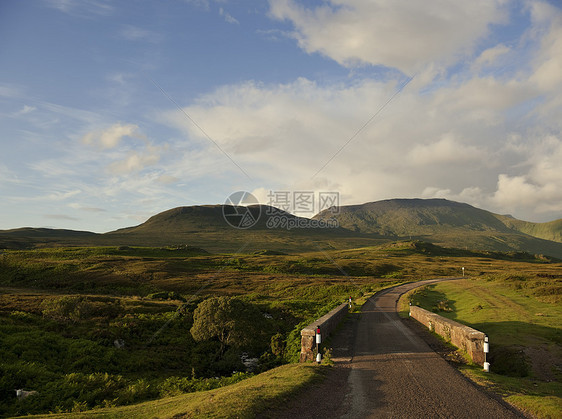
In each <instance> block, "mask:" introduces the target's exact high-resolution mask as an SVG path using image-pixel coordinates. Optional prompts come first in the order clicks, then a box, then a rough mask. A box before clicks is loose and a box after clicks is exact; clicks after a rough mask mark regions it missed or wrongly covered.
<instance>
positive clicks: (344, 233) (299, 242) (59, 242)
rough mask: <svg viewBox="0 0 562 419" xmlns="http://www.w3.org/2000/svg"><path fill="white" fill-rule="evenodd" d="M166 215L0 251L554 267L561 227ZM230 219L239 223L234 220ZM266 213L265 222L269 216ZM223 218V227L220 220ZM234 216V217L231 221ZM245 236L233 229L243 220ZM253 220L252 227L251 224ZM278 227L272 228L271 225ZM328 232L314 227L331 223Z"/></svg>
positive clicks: (348, 214)
mask: <svg viewBox="0 0 562 419" xmlns="http://www.w3.org/2000/svg"><path fill="white" fill-rule="evenodd" d="M248 208H249V212H247V211H246V209H245V208H244V207H232V206H225V205H201V206H190V207H178V208H173V209H170V210H167V211H164V212H162V213H159V214H156V215H154V216H152V217H150V218H149V219H148V220H147V221H146V222H144V223H142V224H140V225H137V226H133V227H127V228H123V229H119V230H116V231H113V232H109V233H105V234H95V233H90V232H82V231H71V230H49V229H32V228H24V229H17V230H6V231H0V249H1V248H7V249H26V248H34V247H52V246H152V247H154V246H162V247H167V246H179V245H181V246H186V245H187V246H192V247H199V248H204V249H206V250H209V251H211V252H242V253H253V252H258V251H264V250H268V251H278V252H284V253H298V252H305V251H316V250H318V249H319V248H320V249H324V250H328V249H350V248H358V247H364V246H374V245H377V244H381V243H384V242H389V241H393V240H396V239H417V240H423V241H426V242H431V243H434V244H438V245H441V246H445V247H458V248H465V249H474V250H490V251H502V252H521V251H524V252H529V253H533V254H544V255H548V256H553V257H556V258H560V259H562V243H561V240H560V235H561V228H562V227H561V226H562V220H558V221H553V222H551V223H542V224H537V223H528V222H525V221H520V220H515V219H514V218H511V217H509V216H500V215H497V214H493V213H491V212H488V211H485V210H482V209H478V208H475V207H473V206H470V205H468V204H463V203H459V202H453V201H448V200H444V199H427V200H423V199H393V200H387V201H378V202H371V203H366V204H363V205H351V206H344V207H341V208H340V212H339V214H336V215H333V214H332V212H331V211H329V210H328V211H324V212H321V213H320V214H318V215H316V216H315V217H314V218H313V219H312V220H310V219H307V218H301V217H296V216H294V215H292V214H289V213H287V212H284V211H281V210H278V209H274V208H272V207H268V206H265V205H254V206H251V207H248ZM237 211H238V212H240V216H239V217H238V218H237ZM272 211H273V212H274V214H273V215H271V212H272ZM225 213H226V214H229V215H228V216H227V217H226V219H228V220H229V221H230V224H229V223H228V222H227V221H226V219H225V215H224V214H225ZM233 214H234V215H233ZM244 216H246V217H248V216H249V217H250V221H251V222H250V223H249V225H248V226H247V227H248V228H235V227H233V226H232V225H231V224H234V225H235V226H237V225H238V224H237V223H238V222H243V221H244V219H243V217H244ZM254 220H256V222H255V223H254V222H253V221H254ZM280 220H281V221H283V222H282V223H279V221H280ZM334 221H336V222H337V223H336V225H335V226H334V225H330V226H327V225H318V223H319V222H332V223H333V222H334Z"/></svg>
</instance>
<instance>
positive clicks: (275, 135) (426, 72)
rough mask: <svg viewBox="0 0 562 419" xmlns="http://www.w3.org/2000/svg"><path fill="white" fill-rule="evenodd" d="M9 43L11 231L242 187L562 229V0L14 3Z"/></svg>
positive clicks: (2, 108) (199, 199)
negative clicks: (398, 202) (446, 208)
mask: <svg viewBox="0 0 562 419" xmlns="http://www.w3.org/2000/svg"><path fill="white" fill-rule="evenodd" d="M0 40H1V41H0V63H1V70H0V144H1V146H2V153H1V154H0V156H1V157H0V180H1V182H0V196H1V197H2V200H1V201H0V229H9V228H16V227H23V226H36V227H45V226H48V227H57V228H71V229H81V230H91V231H97V232H105V231H109V230H113V229H116V228H120V227H126V226H130V225H135V224H139V223H140V222H142V221H144V220H146V219H147V218H148V217H149V216H151V215H153V214H155V213H157V212H160V211H163V210H166V209H169V208H173V207H176V206H182V205H198V204H218V203H224V202H225V200H226V198H227V197H228V196H229V195H230V194H231V193H232V192H235V191H238V190H246V191H250V192H252V193H254V195H255V196H257V197H258V199H259V200H260V201H261V202H263V203H267V202H268V201H269V199H268V193H269V191H297V192H298V191H312V192H315V193H320V192H322V191H336V192H338V193H339V194H340V203H341V204H344V205H345V204H357V203H363V202H370V201H375V200H380V199H388V198H415V197H417V198H434V197H440V198H448V199H453V200H457V201H461V202H467V203H469V204H472V205H476V206H478V207H481V208H484V209H488V210H491V211H494V212H498V213H509V214H512V215H514V216H515V217H517V218H521V219H525V220H529V221H550V220H554V219H558V218H562V164H561V163H560V162H562V118H560V115H561V114H562V9H561V8H560V4H559V3H558V2H555V1H552V2H547V1H525V0H474V1H470V2H461V1H459V2H443V1H441V0H427V1H423V2H421V1H420V2H412V1H411V0H373V1H369V2H367V1H364V0H332V1H306V2H298V1H293V0H270V1H259V2H256V1H245V0H239V1H236V0H222V1H218V0H198V1H195V0H192V1H189V0H184V1H180V0H174V1H172V0H169V1H166V0H165V1H158V2H150V1H119V2H117V1H114V2H111V1H103V0H84V1H73V0H50V1H16V0H13V1H10V0H6V1H3V2H2V3H0ZM402 88H403V90H400V89H402ZM397 92H399V93H397ZM391 98H392V100H390V99H391ZM389 100H390V101H389ZM373 116H374V118H373ZM368 121H369V123H368V124H367V125H365V124H366V123H367V122H368ZM344 145H345V147H343V149H342V146H344ZM327 162H329V164H327V165H326V163H327ZM299 215H312V214H299Z"/></svg>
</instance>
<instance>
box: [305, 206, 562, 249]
mask: <svg viewBox="0 0 562 419" xmlns="http://www.w3.org/2000/svg"><path fill="white" fill-rule="evenodd" d="M314 218H316V219H319V220H328V219H330V218H334V219H336V220H337V221H338V222H339V225H340V226H341V227H343V228H345V229H349V230H351V231H354V232H356V233H363V234H379V235H382V236H383V237H384V236H387V237H411V238H416V239H420V240H424V241H429V242H432V243H435V244H439V245H442V246H446V247H461V248H462V247H464V248H469V249H481V250H493V251H504V252H510V251H527V252H531V253H538V254H540V253H542V254H547V255H550V256H554V257H558V258H562V246H561V245H560V243H556V242H554V241H551V240H548V239H543V238H539V234H538V232H542V233H543V234H542V236H543V237H556V236H555V231H556V227H557V226H558V227H559V225H558V224H557V223H558V222H557V221H554V222H552V223H544V224H543V225H539V224H535V226H536V228H535V230H533V232H535V233H537V234H535V236H536V237H534V236H533V235H532V234H531V231H530V228H529V227H528V226H527V225H528V224H533V223H526V222H524V221H519V220H515V219H513V218H509V217H505V216H498V215H497V214H493V213H491V212H489V211H485V210H482V209H479V208H475V207H473V206H471V205H468V204H464V203H459V202H454V201H448V200H446V199H391V200H386V201H377V202H370V203H366V204H362V205H349V206H344V207H341V208H340V209H339V213H338V214H336V215H334V214H333V213H332V211H330V210H326V211H323V212H321V213H320V214H318V215H316V216H315V217H314ZM506 220H509V221H511V223H508V222H507V221H506ZM516 226H521V227H520V228H516ZM524 227H526V228H527V229H528V230H529V232H526V231H525V230H524ZM558 234H560V232H558Z"/></svg>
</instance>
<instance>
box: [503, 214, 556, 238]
mask: <svg viewBox="0 0 562 419" xmlns="http://www.w3.org/2000/svg"><path fill="white" fill-rule="evenodd" d="M496 217H497V218H498V219H499V220H500V221H501V222H502V223H504V224H505V225H506V226H508V227H510V228H512V229H513V230H516V231H519V232H521V233H525V234H528V235H529V236H533V237H538V238H540V239H545V240H552V241H555V242H559V243H562V219H560V220H555V221H550V222H548V223H531V222H529V221H521V220H518V219H516V218H513V217H511V216H509V215H497V216H496Z"/></svg>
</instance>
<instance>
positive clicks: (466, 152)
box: [408, 133, 486, 165]
mask: <svg viewBox="0 0 562 419" xmlns="http://www.w3.org/2000/svg"><path fill="white" fill-rule="evenodd" d="M485 157H486V152H485V151H484V150H483V149H479V148H477V147H474V146H471V145H465V144H463V143H462V142H461V141H458V140H457V139H456V138H455V137H454V136H453V135H451V134H450V133H447V134H445V135H443V136H442V138H441V139H440V140H439V141H437V142H434V143H431V144H416V145H415V146H414V147H413V149H412V150H411V151H410V152H409V153H408V158H409V160H410V161H411V162H412V164H415V165H428V164H440V163H460V162H468V161H471V160H483V159H484V158H485Z"/></svg>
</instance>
